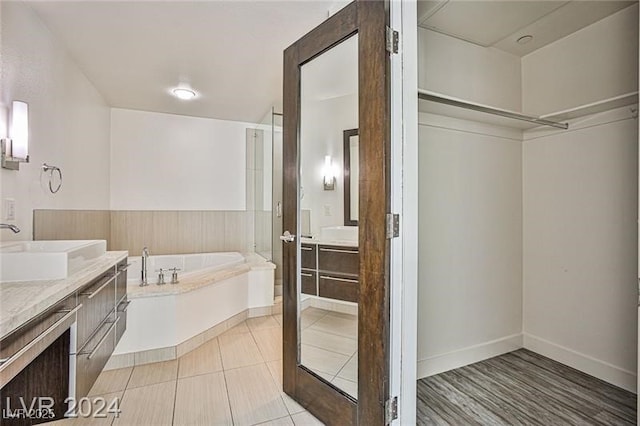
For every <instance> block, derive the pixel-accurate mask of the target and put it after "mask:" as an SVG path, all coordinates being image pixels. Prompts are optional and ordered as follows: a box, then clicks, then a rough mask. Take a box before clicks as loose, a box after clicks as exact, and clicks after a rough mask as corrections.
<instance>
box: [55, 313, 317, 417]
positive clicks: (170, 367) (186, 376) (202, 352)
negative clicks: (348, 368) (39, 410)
mask: <svg viewBox="0 0 640 426" xmlns="http://www.w3.org/2000/svg"><path fill="white" fill-rule="evenodd" d="M281 321H282V320H281V316H279V315H274V316H267V317H260V318H250V319H248V320H247V321H245V322H243V323H241V324H239V325H237V326H236V327H234V328H233V329H231V330H228V331H227V332H225V333H223V334H221V335H220V336H218V337H217V338H215V339H212V340H210V341H208V342H207V343H205V344H204V345H202V346H200V347H199V348H197V349H195V350H193V351H191V352H189V353H187V354H185V355H183V356H182V357H180V358H178V359H177V360H173V361H166V362H158V363H154V364H146V365H141V366H137V367H130V368H123V369H118V370H109V371H104V372H103V373H102V374H101V375H100V377H98V380H97V381H96V383H95V384H94V386H93V388H92V390H91V392H90V395H91V397H90V398H92V399H94V398H104V401H106V402H107V403H109V402H111V401H113V399H114V398H118V399H119V400H120V409H121V413H120V415H119V416H118V417H117V418H115V417H114V416H113V415H111V414H109V415H107V416H106V417H103V418H91V417H89V418H78V419H65V420H60V421H56V422H52V423H47V424H50V425H55V426H69V425H100V426H143V425H149V426H158V425H170V426H171V425H173V426H183V425H185V426H186V425H202V426H210V425H237V426H245V425H247V426H250V425H267V424H270V425H293V426H299V425H305V426H307V425H309V426H312V425H322V424H323V423H321V422H320V421H319V420H317V419H316V418H315V417H314V416H312V415H311V414H310V413H309V412H307V411H306V410H305V409H304V408H302V407H301V406H300V405H298V404H297V403H296V402H295V401H294V400H292V399H291V398H290V397H289V396H287V395H286V394H285V393H284V392H283V391H282V326H281V325H280V322H281ZM107 406H108V405H107ZM105 411H106V410H104V411H103V413H104V412H105Z"/></svg>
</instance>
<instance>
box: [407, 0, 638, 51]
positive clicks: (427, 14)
mask: <svg viewBox="0 0 640 426" xmlns="http://www.w3.org/2000/svg"><path fill="white" fill-rule="evenodd" d="M634 3H637V1H616V0H607V1H590V0H573V1H554V0H542V1H526V0H511V1H495V0H489V1H484V0H475V1H469V0H467V1H463V0H419V1H418V25H419V26H421V27H423V28H426V29H430V30H434V31H437V32H440V33H443V34H447V35H450V36H453V37H456V38H459V39H462V40H466V41H469V42H471V43H475V44H478V45H480V46H483V47H494V48H497V49H500V50H503V51H505V52H508V53H511V54H513V55H516V56H524V55H527V54H529V53H531V52H533V51H534V50H537V49H539V48H541V47H543V46H545V45H547V44H549V43H552V42H554V41H556V40H559V39H561V38H563V37H565V36H567V35H569V34H571V33H573V32H575V31H578V30H579V29H581V28H584V27H586V26H588V25H590V24H592V23H594V22H596V21H599V20H600V19H603V18H605V17H607V16H609V15H611V14H612V13H615V12H617V11H618V10H621V9H624V8H625V7H627V6H630V5H632V4H634ZM525 35H532V36H533V39H532V40H531V41H530V42H528V43H526V44H519V43H517V40H518V39H519V38H520V37H523V36H525Z"/></svg>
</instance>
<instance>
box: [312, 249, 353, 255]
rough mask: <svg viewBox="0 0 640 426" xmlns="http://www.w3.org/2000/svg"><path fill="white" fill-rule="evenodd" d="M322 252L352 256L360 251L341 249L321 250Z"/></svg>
mask: <svg viewBox="0 0 640 426" xmlns="http://www.w3.org/2000/svg"><path fill="white" fill-rule="evenodd" d="M320 251H324V252H329V253H350V254H358V250H340V249H328V248H321V249H320Z"/></svg>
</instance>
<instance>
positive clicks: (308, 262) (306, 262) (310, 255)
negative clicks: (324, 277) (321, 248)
mask: <svg viewBox="0 0 640 426" xmlns="http://www.w3.org/2000/svg"><path fill="white" fill-rule="evenodd" d="M317 247H318V246H317V245H316V244H302V246H301V247H300V252H301V255H302V261H301V265H300V266H301V267H302V268H306V269H316V250H317Z"/></svg>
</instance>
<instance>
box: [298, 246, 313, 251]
mask: <svg viewBox="0 0 640 426" xmlns="http://www.w3.org/2000/svg"><path fill="white" fill-rule="evenodd" d="M300 250H304V251H313V247H305V246H302V247H300Z"/></svg>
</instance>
